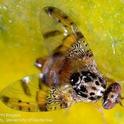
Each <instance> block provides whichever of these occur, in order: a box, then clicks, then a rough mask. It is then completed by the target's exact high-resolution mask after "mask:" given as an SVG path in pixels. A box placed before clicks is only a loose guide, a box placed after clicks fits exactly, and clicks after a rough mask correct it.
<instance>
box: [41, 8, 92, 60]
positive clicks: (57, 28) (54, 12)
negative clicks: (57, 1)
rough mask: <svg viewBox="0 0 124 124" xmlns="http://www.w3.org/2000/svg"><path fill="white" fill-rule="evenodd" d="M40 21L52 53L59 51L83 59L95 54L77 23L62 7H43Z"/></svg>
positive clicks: (46, 42)
mask: <svg viewBox="0 0 124 124" xmlns="http://www.w3.org/2000/svg"><path fill="white" fill-rule="evenodd" d="M40 22H41V30H42V35H43V38H44V43H45V44H46V48H48V49H49V51H50V53H51V51H52V53H58V52H59V53H62V54H64V55H66V56H68V57H69V58H81V59H83V57H92V56H93V53H92V51H91V49H90V48H89V46H88V43H87V42H86V40H85V38H84V36H83V34H82V33H81V32H80V31H79V30H78V28H77V26H76V24H75V23H74V22H73V21H72V19H71V18H70V17H69V16H68V15H66V14H65V13H64V12H63V11H61V10H60V9H58V8H56V7H51V6H48V7H45V8H43V9H42V11H41V14H40ZM51 48H52V49H51ZM55 48H56V49H55ZM54 49H55V50H54ZM53 50H54V52H53Z"/></svg>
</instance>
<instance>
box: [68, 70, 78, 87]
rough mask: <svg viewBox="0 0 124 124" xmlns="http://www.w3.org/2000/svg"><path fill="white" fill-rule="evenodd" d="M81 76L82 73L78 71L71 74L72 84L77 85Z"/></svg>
mask: <svg viewBox="0 0 124 124" xmlns="http://www.w3.org/2000/svg"><path fill="white" fill-rule="evenodd" d="M79 77H80V74H79V73H78V72H76V73H73V74H72V75H71V77H70V82H71V84H72V85H75V83H77V82H78V80H79Z"/></svg>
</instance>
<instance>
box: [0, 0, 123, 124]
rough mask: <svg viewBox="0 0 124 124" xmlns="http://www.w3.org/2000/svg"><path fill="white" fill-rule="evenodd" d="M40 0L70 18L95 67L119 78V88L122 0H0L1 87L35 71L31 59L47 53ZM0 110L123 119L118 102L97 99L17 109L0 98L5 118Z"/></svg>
mask: <svg viewBox="0 0 124 124" xmlns="http://www.w3.org/2000/svg"><path fill="white" fill-rule="evenodd" d="M44 6H56V7H57V8H60V9H61V10H63V11H64V12H66V13H67V14H68V15H69V16H70V17H71V18H72V19H73V20H74V22H75V23H76V24H77V25H78V27H79V29H80V30H81V31H82V32H83V34H84V35H85V37H86V39H87V41H88V43H89V45H90V47H91V49H92V51H93V53H94V56H95V60H96V62H97V64H98V68H99V70H100V71H101V72H102V73H103V74H105V75H107V76H109V77H111V78H113V79H115V80H117V81H118V82H120V84H121V86H122V89H124V82H123V80H124V54H123V52H124V0H0V91H1V90H2V89H3V88H5V87H6V86H8V85H9V84H10V83H11V82H14V81H16V80H18V79H20V78H22V77H23V76H25V75H29V74H33V73H37V72H38V70H37V69H36V68H35V67H34V61H35V59H36V58H38V57H40V56H45V55H46V54H47V51H46V49H45V48H44V47H43V46H44V44H43V39H42V35H41V30H40V21H39V13H40V11H41V8H42V7H44ZM47 21H49V20H47ZM123 91H124V90H122V95H124V94H123ZM98 106H99V107H98ZM4 113H8V114H17V115H18V114H19V117H18V118H24V119H30V118H39V119H42V121H41V122H37V123H39V124H41V123H46V124H69V123H71V124H78V123H79V124H90V123H92V124H93V123H94V124H96V123H99V124H102V123H105V124H106V123H107V124H123V123H124V108H123V107H121V106H119V105H117V106H116V107H115V108H113V109H112V110H104V109H102V107H101V102H99V103H98V104H96V103H95V104H92V103H87V104H86V103H79V104H76V105H74V106H72V107H71V108H69V109H67V110H60V111H54V112H47V113H26V112H18V111H15V110H12V109H9V108H8V107H6V106H5V105H4V104H3V103H1V102H0V123H2V122H1V119H5V117H3V114H4ZM8 116H9V117H10V116H11V115H8ZM12 116H14V115H12ZM11 118H13V117H11ZM23 123H24V122H23ZM25 123H26V122H25ZM29 123H31V122H29ZM32 123H34V122H32ZM35 123H36V122H35ZM10 124H11V122H10ZM18 124H21V122H20V123H19V122H18Z"/></svg>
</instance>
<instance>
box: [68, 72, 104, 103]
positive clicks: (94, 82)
mask: <svg viewBox="0 0 124 124" xmlns="http://www.w3.org/2000/svg"><path fill="white" fill-rule="evenodd" d="M70 83H71V85H72V87H73V89H74V91H75V93H76V94H77V95H78V96H80V97H82V100H83V101H88V102H89V101H96V100H98V99H99V98H101V97H102V96H103V93H104V91H105V88H106V83H105V80H104V79H103V78H102V76H101V75H98V74H97V73H94V72H91V71H89V70H87V71H81V72H75V73H73V74H72V75H71V77H70Z"/></svg>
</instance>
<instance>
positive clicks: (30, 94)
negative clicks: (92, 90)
mask: <svg viewBox="0 0 124 124" xmlns="http://www.w3.org/2000/svg"><path fill="white" fill-rule="evenodd" d="M67 89H68V88H66V89H62V90H61V89H60V88H59V87H58V88H56V87H48V86H46V85H45V84H44V83H42V81H41V75H39V74H36V75H31V76H26V77H24V78H23V79H21V80H18V81H16V82H15V83H12V84H10V85H9V86H8V87H6V88H5V89H3V91H2V92H0V100H1V101H2V102H3V103H4V104H5V105H6V106H8V107H9V108H12V109H15V110H20V111H26V112H38V111H51V110H56V109H63V108H67V107H69V106H70V101H67V100H66V99H67V98H68V96H69V95H70V97H69V98H70V99H71V94H70V93H69V92H68V90H67ZM66 91H67V92H66ZM68 104H69V105H68Z"/></svg>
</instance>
